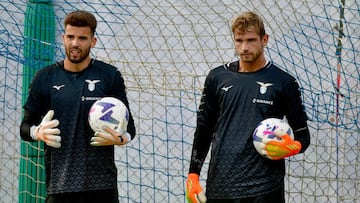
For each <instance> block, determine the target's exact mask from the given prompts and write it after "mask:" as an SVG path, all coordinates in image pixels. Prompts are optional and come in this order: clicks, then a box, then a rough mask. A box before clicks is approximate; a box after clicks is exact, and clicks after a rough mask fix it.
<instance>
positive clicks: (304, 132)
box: [294, 127, 310, 153]
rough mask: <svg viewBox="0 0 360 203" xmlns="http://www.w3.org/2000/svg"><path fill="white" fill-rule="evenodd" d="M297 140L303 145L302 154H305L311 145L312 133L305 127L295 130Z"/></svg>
mask: <svg viewBox="0 0 360 203" xmlns="http://www.w3.org/2000/svg"><path fill="white" fill-rule="evenodd" d="M294 135H295V140H297V141H299V142H300V143H301V150H300V153H303V152H305V150H306V149H307V148H308V147H309V145H310V132H309V129H308V127H303V128H299V129H295V130H294Z"/></svg>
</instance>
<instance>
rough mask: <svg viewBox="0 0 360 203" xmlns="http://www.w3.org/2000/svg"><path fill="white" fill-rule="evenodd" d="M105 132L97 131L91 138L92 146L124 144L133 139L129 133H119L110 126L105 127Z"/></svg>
mask: <svg viewBox="0 0 360 203" xmlns="http://www.w3.org/2000/svg"><path fill="white" fill-rule="evenodd" d="M103 130H104V132H95V134H94V136H93V137H92V138H91V142H90V145H91V146H95V147H98V146H109V145H124V144H126V143H128V142H129V141H130V140H131V136H130V134H129V133H127V132H124V133H119V132H117V131H115V130H113V129H111V128H109V127H104V128H103Z"/></svg>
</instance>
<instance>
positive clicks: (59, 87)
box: [52, 85, 65, 90]
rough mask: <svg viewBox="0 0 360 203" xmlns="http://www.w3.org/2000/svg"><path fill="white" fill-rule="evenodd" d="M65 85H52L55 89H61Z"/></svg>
mask: <svg viewBox="0 0 360 203" xmlns="http://www.w3.org/2000/svg"><path fill="white" fill-rule="evenodd" d="M64 86H65V85H54V86H52V87H53V88H54V89H56V90H60V89H61V88H62V87H64Z"/></svg>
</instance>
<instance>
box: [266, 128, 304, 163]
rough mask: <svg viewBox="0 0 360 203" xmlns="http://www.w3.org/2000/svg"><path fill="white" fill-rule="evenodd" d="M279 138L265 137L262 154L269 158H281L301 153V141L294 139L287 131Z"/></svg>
mask: <svg viewBox="0 0 360 203" xmlns="http://www.w3.org/2000/svg"><path fill="white" fill-rule="evenodd" d="M277 136H278V135H277ZM278 138H279V139H278V140H274V139H267V138H265V139H263V143H262V147H263V150H262V153H261V154H262V155H264V156H266V157H268V158H269V159H272V160H279V159H283V158H285V157H289V156H293V155H295V154H298V153H299V151H300V149H301V143H300V142H299V141H296V140H293V139H292V138H291V137H290V135H288V134H287V133H286V134H284V135H281V136H278Z"/></svg>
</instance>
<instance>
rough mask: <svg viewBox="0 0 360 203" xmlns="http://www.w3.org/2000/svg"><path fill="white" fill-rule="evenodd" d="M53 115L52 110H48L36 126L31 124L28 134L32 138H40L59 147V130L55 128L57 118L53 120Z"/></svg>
mask: <svg viewBox="0 0 360 203" xmlns="http://www.w3.org/2000/svg"><path fill="white" fill-rule="evenodd" d="M53 116H54V111H53V110H49V111H48V112H47V114H46V115H45V116H44V118H43V119H42V121H41V123H40V124H39V125H38V126H32V127H31V128H30V136H31V138H32V139H33V140H36V141H39V140H41V141H43V142H45V144H46V145H48V146H51V147H54V148H60V147H61V137H60V136H59V134H60V130H59V128H57V126H58V125H59V121H58V120H57V119H54V120H53V119H52V118H53Z"/></svg>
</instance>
